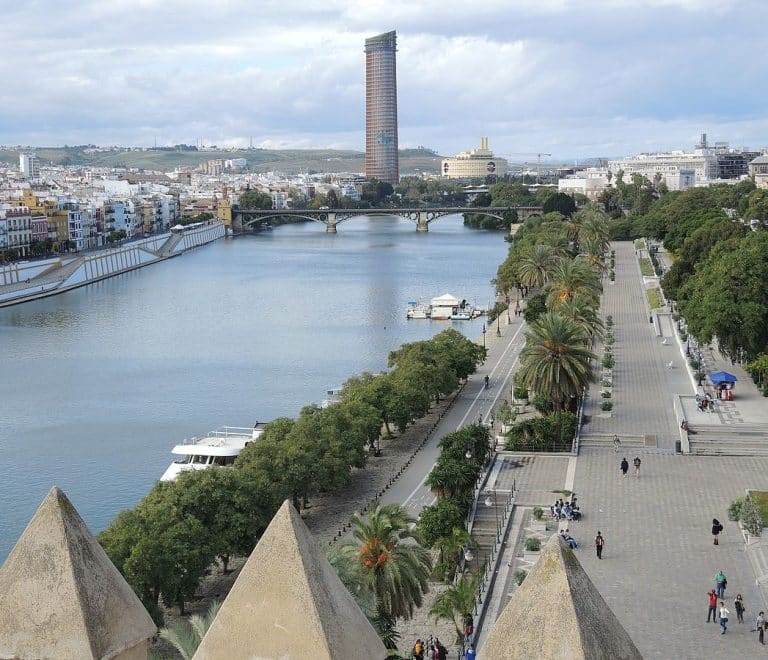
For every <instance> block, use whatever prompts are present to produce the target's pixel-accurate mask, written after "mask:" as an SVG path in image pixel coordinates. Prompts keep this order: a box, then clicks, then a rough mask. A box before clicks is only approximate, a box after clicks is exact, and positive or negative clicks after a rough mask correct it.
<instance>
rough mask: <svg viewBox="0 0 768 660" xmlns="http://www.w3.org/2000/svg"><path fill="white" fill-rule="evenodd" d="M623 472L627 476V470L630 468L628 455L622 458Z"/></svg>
mask: <svg viewBox="0 0 768 660" xmlns="http://www.w3.org/2000/svg"><path fill="white" fill-rule="evenodd" d="M620 467H621V474H623V475H624V476H625V477H626V476H627V470H629V463H628V462H627V457H626V456H625V457H624V458H622V459H621V465H620Z"/></svg>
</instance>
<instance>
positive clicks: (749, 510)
mask: <svg viewBox="0 0 768 660" xmlns="http://www.w3.org/2000/svg"><path fill="white" fill-rule="evenodd" d="M739 520H741V524H742V525H744V528H745V529H746V530H747V531H748V532H749V533H750V535H752V536H760V535H761V534H762V533H763V516H762V514H761V513H760V509H759V508H758V506H757V504H755V502H754V500H753V499H752V498H751V497H747V498H745V499H744V504H743V505H742V507H741V512H740V514H739Z"/></svg>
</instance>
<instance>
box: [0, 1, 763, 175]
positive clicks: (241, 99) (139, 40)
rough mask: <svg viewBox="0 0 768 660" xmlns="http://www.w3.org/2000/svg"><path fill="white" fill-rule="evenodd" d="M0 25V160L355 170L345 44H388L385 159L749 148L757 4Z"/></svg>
mask: <svg viewBox="0 0 768 660" xmlns="http://www.w3.org/2000/svg"><path fill="white" fill-rule="evenodd" d="M0 15H2V20H1V21H0V80H2V81H3V84H2V85H0V144H5V145H18V144H21V145H31V146H55V145H64V144H90V143H93V144H98V145H113V144H120V145H131V146H151V145H153V144H155V143H156V144H157V145H163V146H166V145H172V144H177V143H188V144H199V143H200V141H202V142H203V143H204V144H217V145H219V146H248V145H249V144H250V143H251V141H252V143H253V145H254V146H260V147H265V148H292V147H294V148H344V149H356V150H360V151H362V150H363V149H364V132H365V69H364V53H363V47H364V41H365V39H366V38H367V37H370V36H374V35H376V34H380V33H382V32H387V31H389V30H396V31H397V37H398V53H397V75H398V106H399V107H398V112H399V127H400V136H399V137H400V146H401V148H402V147H416V146H420V145H423V146H427V147H429V148H432V149H435V150H436V151H438V152H439V153H441V154H445V155H450V154H453V153H456V152H458V151H463V150H467V149H471V148H473V147H476V146H478V145H479V143H480V137H481V136H488V137H489V141H490V147H491V148H492V149H493V150H494V151H495V152H496V153H497V154H499V155H509V156H510V158H511V159H512V160H518V161H520V160H525V159H529V160H530V159H531V156H530V155H529V154H535V153H539V152H544V153H551V154H553V156H552V158H553V159H556V158H560V159H577V158H587V157H595V156H621V155H624V154H629V153H635V152H639V151H653V150H660V149H681V148H685V149H689V148H691V147H692V146H693V145H694V144H695V143H696V142H697V141H698V139H699V135H700V133H702V132H706V133H707V134H708V137H709V140H710V141H711V142H714V141H716V140H717V141H728V142H730V143H731V145H732V146H749V147H752V148H759V147H763V146H768V66H766V50H767V43H768V40H767V39H766V35H765V26H766V25H768V1H767V0H628V1H625V0H483V1H482V2H480V1H478V0H475V1H467V0H464V1H463V2H457V1H455V0H356V1H355V2H352V1H351V0H324V1H323V2H319V1H314V0H312V1H310V0H280V1H279V2H278V1H277V0H258V1H254V0H183V1H182V0H93V1H90V0H66V1H65V2H62V0H27V1H26V2H15V1H13V0H0ZM533 158H535V156H534V157H533ZM544 160H549V159H548V158H547V157H544Z"/></svg>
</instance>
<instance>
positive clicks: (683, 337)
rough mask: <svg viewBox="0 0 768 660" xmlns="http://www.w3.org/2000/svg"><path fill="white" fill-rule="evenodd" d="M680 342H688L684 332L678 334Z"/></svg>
mask: <svg viewBox="0 0 768 660" xmlns="http://www.w3.org/2000/svg"><path fill="white" fill-rule="evenodd" d="M680 341H682V342H686V341H688V334H687V333H685V332H681V333H680Z"/></svg>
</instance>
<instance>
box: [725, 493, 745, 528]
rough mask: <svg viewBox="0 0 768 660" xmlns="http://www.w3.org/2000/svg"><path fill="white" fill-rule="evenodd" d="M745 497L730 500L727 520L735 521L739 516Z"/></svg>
mask: <svg viewBox="0 0 768 660" xmlns="http://www.w3.org/2000/svg"><path fill="white" fill-rule="evenodd" d="M745 499H746V498H744V497H737V498H736V499H735V500H733V502H731V506H729V507H728V520H733V521H734V522H736V521H737V520H739V519H740V518H741V509H742V507H743V506H744V500H745Z"/></svg>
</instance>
